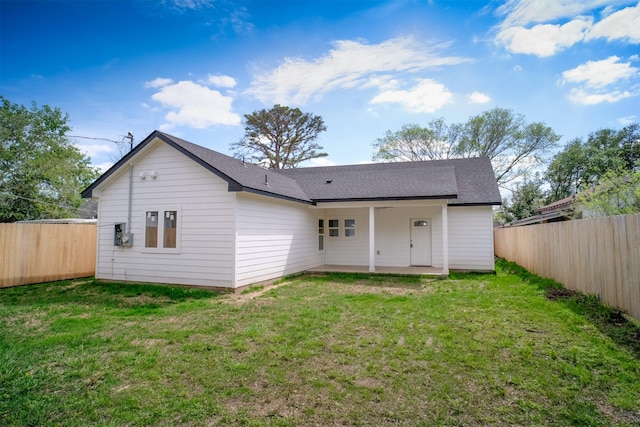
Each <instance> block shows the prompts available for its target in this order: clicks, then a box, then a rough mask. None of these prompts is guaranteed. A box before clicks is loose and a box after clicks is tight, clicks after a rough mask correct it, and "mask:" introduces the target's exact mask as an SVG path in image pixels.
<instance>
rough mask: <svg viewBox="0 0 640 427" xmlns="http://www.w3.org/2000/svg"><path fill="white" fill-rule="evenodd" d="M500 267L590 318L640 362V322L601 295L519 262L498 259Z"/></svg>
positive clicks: (599, 328) (575, 311)
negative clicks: (539, 273) (567, 285)
mask: <svg viewBox="0 0 640 427" xmlns="http://www.w3.org/2000/svg"><path fill="white" fill-rule="evenodd" d="M496 266H497V267H498V268H499V269H500V270H502V271H504V272H506V273H510V274H513V275H515V276H518V277H519V278H521V279H522V280H523V281H524V282H526V283H529V284H531V285H533V286H536V287H537V288H538V289H540V290H543V291H544V292H545V295H546V297H547V298H548V299H550V300H553V301H557V302H558V304H562V305H563V306H564V307H566V308H568V309H570V310H571V311H573V312H574V313H576V314H579V315H581V316H584V317H585V318H587V319H589V321H590V322H591V323H592V324H593V325H594V326H595V327H596V328H598V330H599V331H600V332H602V333H603V334H605V335H607V336H608V337H609V338H611V340H612V341H613V342H615V343H616V344H617V345H619V346H622V347H625V348H627V349H628V350H629V351H631V353H632V354H633V355H634V356H635V357H636V358H638V359H640V322H637V321H634V320H630V319H629V318H627V317H626V316H625V315H624V314H623V312H622V311H620V310H618V309H617V308H612V307H608V306H606V305H604V304H602V303H601V302H600V299H599V298H598V296H595V295H585V294H583V293H581V292H577V291H573V290H569V289H566V288H564V287H563V286H562V285H561V284H560V283H558V282H556V281H555V280H552V279H546V278H544V277H540V276H537V275H535V274H533V273H531V272H529V271H527V270H526V269H524V268H522V267H520V266H519V265H518V264H516V263H513V262H509V261H505V260H503V259H498V260H497V261H496Z"/></svg>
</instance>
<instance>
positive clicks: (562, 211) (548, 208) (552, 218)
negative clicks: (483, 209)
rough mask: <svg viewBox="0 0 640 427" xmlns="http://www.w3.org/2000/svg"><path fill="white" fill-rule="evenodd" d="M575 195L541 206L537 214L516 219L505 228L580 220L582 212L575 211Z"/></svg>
mask: <svg viewBox="0 0 640 427" xmlns="http://www.w3.org/2000/svg"><path fill="white" fill-rule="evenodd" d="M575 198H576V196H575V195H571V196H568V197H564V198H562V199H560V200H556V201H555V202H552V203H549V204H548V205H545V206H542V207H541V208H540V209H538V211H540V213H539V214H536V215H533V216H530V217H527V218H522V219H518V220H516V221H512V222H510V223H508V224H505V227H520V226H523V225H531V224H546V223H548V222H560V221H570V220H572V219H579V218H582V212H581V211H576V206H575V204H574V202H575Z"/></svg>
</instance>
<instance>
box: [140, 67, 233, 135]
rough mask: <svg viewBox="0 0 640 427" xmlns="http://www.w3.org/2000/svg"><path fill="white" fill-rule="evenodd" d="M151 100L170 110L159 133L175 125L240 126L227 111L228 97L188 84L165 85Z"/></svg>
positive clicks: (192, 83) (231, 109) (202, 126)
mask: <svg viewBox="0 0 640 427" xmlns="http://www.w3.org/2000/svg"><path fill="white" fill-rule="evenodd" d="M156 80H157V79H156ZM151 98H152V99H153V100H154V101H157V102H159V103H161V104H162V105H163V106H165V107H167V108H170V109H171V111H169V112H168V113H167V115H166V116H165V118H166V119H167V121H168V123H166V124H164V125H163V126H162V128H163V129H168V128H171V127H172V126H175V125H186V126H192V127H194V128H198V129H203V128H207V127H209V126H214V125H239V124H240V123H241V119H240V116H239V115H237V114H236V113H234V112H233V108H232V107H231V103H232V101H233V99H232V98H231V97H229V96H224V95H222V94H221V93H220V92H219V91H217V90H212V89H209V88H208V87H206V86H202V85H199V84H197V83H194V82H192V81H188V80H187V81H180V82H178V83H175V84H169V85H165V86H163V87H162V88H161V89H160V91H159V92H156V93H155V94H153V95H152V96H151Z"/></svg>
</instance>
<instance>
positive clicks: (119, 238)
mask: <svg viewBox="0 0 640 427" xmlns="http://www.w3.org/2000/svg"><path fill="white" fill-rule="evenodd" d="M124 230H125V224H124V223H119V224H115V225H114V227H113V246H121V247H131V246H133V233H125V231H124Z"/></svg>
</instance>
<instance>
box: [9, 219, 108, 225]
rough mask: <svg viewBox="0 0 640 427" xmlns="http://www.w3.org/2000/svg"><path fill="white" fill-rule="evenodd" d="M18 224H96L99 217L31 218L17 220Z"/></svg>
mask: <svg viewBox="0 0 640 427" xmlns="http://www.w3.org/2000/svg"><path fill="white" fill-rule="evenodd" d="M16 223H17V224H80V225H95V224H97V223H98V220H97V219H84V218H62V219H30V220H23V221H17V222H16Z"/></svg>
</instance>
